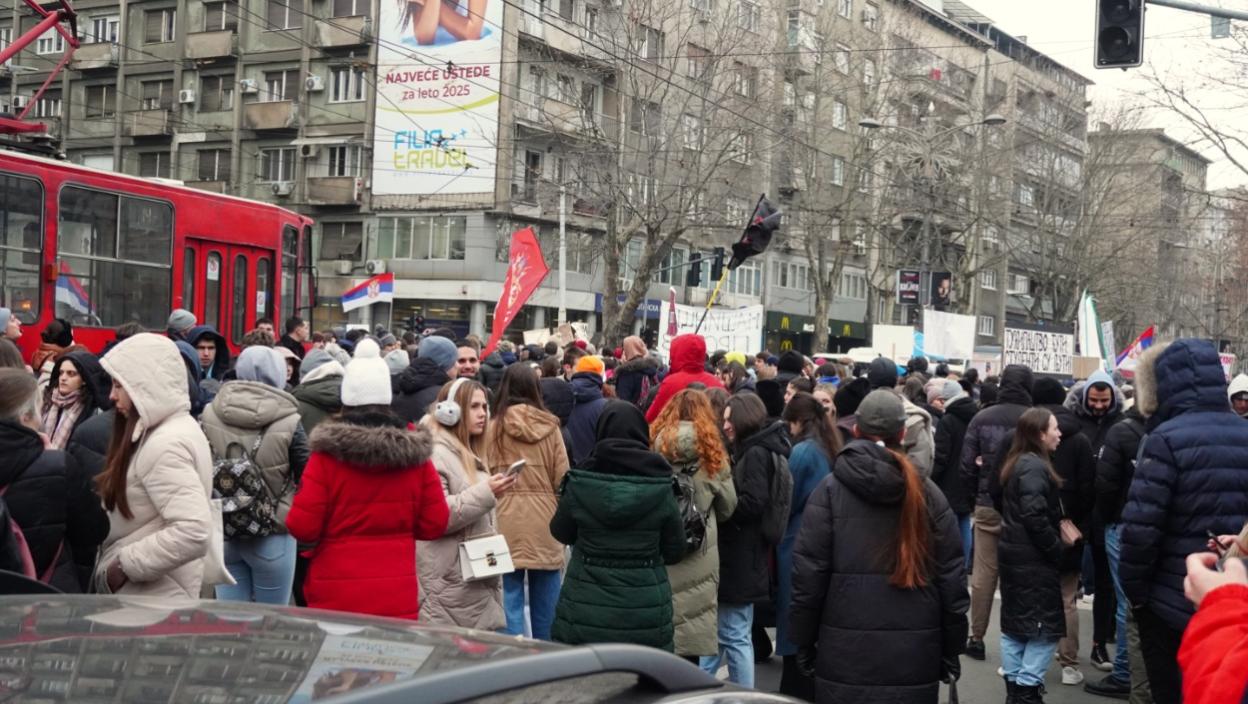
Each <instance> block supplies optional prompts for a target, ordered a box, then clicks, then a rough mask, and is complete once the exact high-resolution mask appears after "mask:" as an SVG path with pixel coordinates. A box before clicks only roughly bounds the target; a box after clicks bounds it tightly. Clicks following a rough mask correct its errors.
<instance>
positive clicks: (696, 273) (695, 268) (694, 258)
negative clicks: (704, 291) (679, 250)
mask: <svg viewBox="0 0 1248 704" xmlns="http://www.w3.org/2000/svg"><path fill="white" fill-rule="evenodd" d="M701 283H702V255H701V254H698V253H697V252H694V253H693V254H690V255H689V271H687V272H686V273H685V285H686V286H688V287H689V288H696V287H697V286H698V285H699V284H701Z"/></svg>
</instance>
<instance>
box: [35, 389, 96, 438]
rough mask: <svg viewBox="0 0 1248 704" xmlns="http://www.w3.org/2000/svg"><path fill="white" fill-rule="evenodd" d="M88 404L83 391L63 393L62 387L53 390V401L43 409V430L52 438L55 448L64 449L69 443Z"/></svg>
mask: <svg viewBox="0 0 1248 704" xmlns="http://www.w3.org/2000/svg"><path fill="white" fill-rule="evenodd" d="M86 405H87V404H86V403H85V402H84V400H83V398H82V392H81V391H75V392H73V393H69V394H63V393H61V391H60V389H53V390H52V398H51V402H50V403H48V405H47V407H46V408H44V409H43V432H44V434H45V435H47V436H48V437H49V438H51V439H52V447H53V448H54V449H57V450H64V449H65V446H66V445H68V444H69V436H70V435H72V434H73V432H74V426H75V425H77V423H78V416H80V415H82V411H83V409H84V408H85V407H86Z"/></svg>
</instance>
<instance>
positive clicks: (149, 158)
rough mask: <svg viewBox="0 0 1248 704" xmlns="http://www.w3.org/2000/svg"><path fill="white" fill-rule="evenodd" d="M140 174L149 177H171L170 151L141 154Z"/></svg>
mask: <svg viewBox="0 0 1248 704" xmlns="http://www.w3.org/2000/svg"><path fill="white" fill-rule="evenodd" d="M139 175H140V176H144V177H147V178H169V152H145V153H143V154H140V155H139Z"/></svg>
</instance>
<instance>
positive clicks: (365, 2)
mask: <svg viewBox="0 0 1248 704" xmlns="http://www.w3.org/2000/svg"><path fill="white" fill-rule="evenodd" d="M371 12H372V3H371V2H370V1H369V0H334V17H361V16H362V17H368V16H369V15H370V14H371Z"/></svg>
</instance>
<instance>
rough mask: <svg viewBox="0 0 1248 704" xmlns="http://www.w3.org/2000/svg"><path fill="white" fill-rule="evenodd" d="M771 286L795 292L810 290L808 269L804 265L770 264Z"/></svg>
mask: <svg viewBox="0 0 1248 704" xmlns="http://www.w3.org/2000/svg"><path fill="white" fill-rule="evenodd" d="M771 278H772V281H771V284H772V285H773V286H779V287H780V288H791V289H793V290H795V291H809V290H810V267H809V266H808V265H806V264H794V263H786V262H778V261H777V262H772V264H771Z"/></svg>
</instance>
